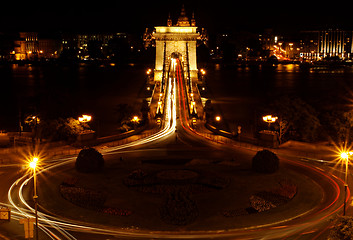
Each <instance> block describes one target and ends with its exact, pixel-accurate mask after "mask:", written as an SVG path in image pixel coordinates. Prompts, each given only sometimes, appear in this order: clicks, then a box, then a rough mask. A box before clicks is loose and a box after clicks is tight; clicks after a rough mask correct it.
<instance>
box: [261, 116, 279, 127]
mask: <svg viewBox="0 0 353 240" xmlns="http://www.w3.org/2000/svg"><path fill="white" fill-rule="evenodd" d="M277 119H278V117H273V116H272V115H266V116H263V117H262V120H263V121H264V122H267V123H268V130H270V127H271V123H274V122H276V121H277Z"/></svg>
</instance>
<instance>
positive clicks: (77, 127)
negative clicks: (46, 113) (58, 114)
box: [40, 118, 89, 142]
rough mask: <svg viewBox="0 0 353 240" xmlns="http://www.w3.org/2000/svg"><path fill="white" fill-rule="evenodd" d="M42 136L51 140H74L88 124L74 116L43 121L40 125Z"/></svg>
mask: <svg viewBox="0 0 353 240" xmlns="http://www.w3.org/2000/svg"><path fill="white" fill-rule="evenodd" d="M40 127H41V130H42V136H43V137H44V138H47V139H51V140H53V141H68V142H74V141H76V139H77V136H78V135H79V134H80V133H82V132H83V131H84V130H85V129H88V128H89V126H88V125H87V124H85V123H80V122H79V121H78V120H77V119H74V118H67V119H63V118H59V119H55V120H46V121H43V122H42V123H41V125H40Z"/></svg>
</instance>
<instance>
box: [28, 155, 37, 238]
mask: <svg viewBox="0 0 353 240" xmlns="http://www.w3.org/2000/svg"><path fill="white" fill-rule="evenodd" d="M37 165H38V157H33V158H32V161H31V162H30V163H29V167H30V168H32V169H33V183H34V193H33V200H34V211H35V212H34V214H35V216H36V238H35V239H36V240H38V195H37V173H36V169H37Z"/></svg>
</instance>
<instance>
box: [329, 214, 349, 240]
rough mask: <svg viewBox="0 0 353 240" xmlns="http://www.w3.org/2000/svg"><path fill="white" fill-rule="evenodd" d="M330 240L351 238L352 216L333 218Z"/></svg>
mask: <svg viewBox="0 0 353 240" xmlns="http://www.w3.org/2000/svg"><path fill="white" fill-rule="evenodd" d="M329 239H330V240H352V239H353V217H351V216H338V217H337V218H336V219H335V220H334V227H333V228H332V230H331V232H330V235H329Z"/></svg>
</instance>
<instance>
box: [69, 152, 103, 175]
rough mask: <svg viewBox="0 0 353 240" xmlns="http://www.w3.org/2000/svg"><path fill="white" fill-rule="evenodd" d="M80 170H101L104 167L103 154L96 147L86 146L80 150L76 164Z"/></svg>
mask: <svg viewBox="0 0 353 240" xmlns="http://www.w3.org/2000/svg"><path fill="white" fill-rule="evenodd" d="M75 167H76V170H77V171H78V172H84V173H93V172H99V171H100V170H102V168H103V167H104V158H103V155H102V154H101V153H100V152H98V151H97V150H96V149H94V148H85V149H82V150H81V151H80V153H79V154H78V156H77V158H76V164H75Z"/></svg>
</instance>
